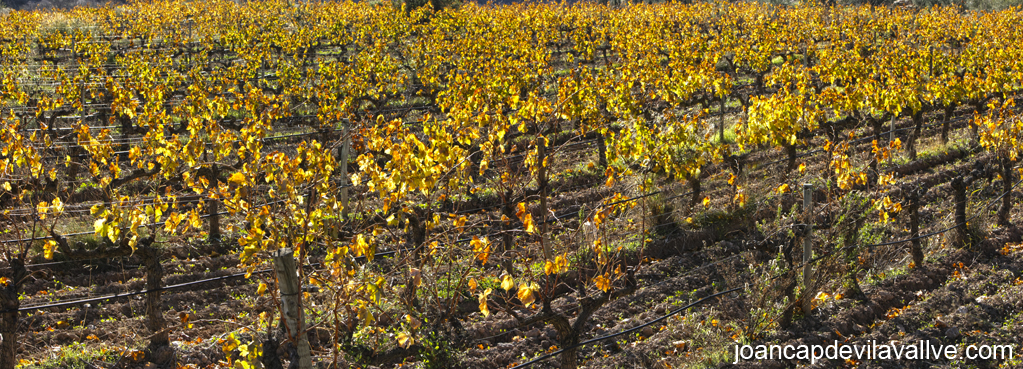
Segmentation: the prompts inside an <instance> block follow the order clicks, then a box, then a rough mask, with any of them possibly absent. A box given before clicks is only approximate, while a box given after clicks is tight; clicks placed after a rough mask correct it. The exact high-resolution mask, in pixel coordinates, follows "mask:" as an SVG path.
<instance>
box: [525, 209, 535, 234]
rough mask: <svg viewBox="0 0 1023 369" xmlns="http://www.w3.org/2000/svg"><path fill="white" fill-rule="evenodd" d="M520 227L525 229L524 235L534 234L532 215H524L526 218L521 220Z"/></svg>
mask: <svg viewBox="0 0 1023 369" xmlns="http://www.w3.org/2000/svg"><path fill="white" fill-rule="evenodd" d="M522 226H523V227H525V229H526V233H535V232H536V227H535V226H534V224H533V214H526V216H525V217H524V218H522Z"/></svg>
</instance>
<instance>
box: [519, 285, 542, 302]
mask: <svg viewBox="0 0 1023 369" xmlns="http://www.w3.org/2000/svg"><path fill="white" fill-rule="evenodd" d="M539 290H540V286H539V285H538V284H536V282H531V283H526V282H523V283H522V284H520V285H519V291H518V293H516V297H518V298H519V301H522V304H524V305H526V307H529V306H530V305H532V304H533V301H536V293H537V292H538V291H539Z"/></svg>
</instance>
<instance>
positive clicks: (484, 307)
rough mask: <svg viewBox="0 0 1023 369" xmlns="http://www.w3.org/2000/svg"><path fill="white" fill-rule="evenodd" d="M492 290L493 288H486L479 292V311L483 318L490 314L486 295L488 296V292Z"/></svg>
mask: <svg viewBox="0 0 1023 369" xmlns="http://www.w3.org/2000/svg"><path fill="white" fill-rule="evenodd" d="M493 291H494V290H492V289H490V288H488V289H487V290H486V291H483V293H480V312H482V313H483V317H484V318H486V317H488V316H490V310H489V309H487V296H490V293H491V292H493Z"/></svg>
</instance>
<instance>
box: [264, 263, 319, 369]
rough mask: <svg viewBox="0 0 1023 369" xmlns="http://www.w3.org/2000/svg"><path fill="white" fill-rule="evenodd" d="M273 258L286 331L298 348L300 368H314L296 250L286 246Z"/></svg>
mask: <svg viewBox="0 0 1023 369" xmlns="http://www.w3.org/2000/svg"><path fill="white" fill-rule="evenodd" d="M273 259H274V266H276V267H277V286H278V288H279V289H280V291H281V309H282V310H284V311H283V318H284V321H285V324H287V326H286V330H285V333H287V335H288V339H289V340H291V341H292V342H294V343H295V346H296V348H297V349H298V368H299V369H312V367H313V361H312V357H311V355H310V347H309V338H308V335H307V334H306V332H305V331H306V326H305V317H304V316H303V313H302V289H301V288H300V287H299V283H298V282H299V281H298V272H297V270H296V268H295V252H294V250H292V249H291V248H284V249H281V250H279V251H277V252H275V253H274V254H273ZM296 336H297V337H296Z"/></svg>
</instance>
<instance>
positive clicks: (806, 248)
mask: <svg viewBox="0 0 1023 369" xmlns="http://www.w3.org/2000/svg"><path fill="white" fill-rule="evenodd" d="M812 207H813V185H812V184H809V183H804V184H803V214H804V222H806V233H805V234H804V235H803V315H804V316H805V315H810V308H811V303H812V302H813V270H812V268H810V260H811V259H813V248H812V247H811V244H810V234H811V232H812V230H813V219H812V215H811V214H812V213H811V208H812Z"/></svg>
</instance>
